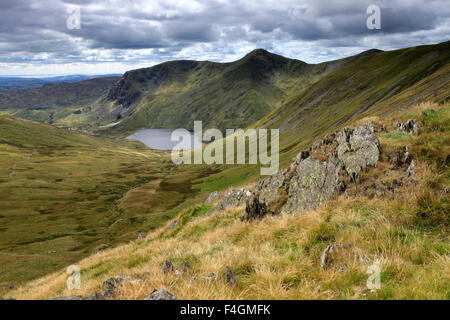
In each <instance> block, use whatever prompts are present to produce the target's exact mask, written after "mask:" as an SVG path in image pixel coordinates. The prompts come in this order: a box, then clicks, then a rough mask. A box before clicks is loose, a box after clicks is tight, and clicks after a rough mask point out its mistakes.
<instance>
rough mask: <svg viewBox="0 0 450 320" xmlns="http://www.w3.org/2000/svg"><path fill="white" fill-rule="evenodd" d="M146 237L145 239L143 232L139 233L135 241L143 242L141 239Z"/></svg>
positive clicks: (145, 235)
mask: <svg viewBox="0 0 450 320" xmlns="http://www.w3.org/2000/svg"><path fill="white" fill-rule="evenodd" d="M146 237H147V234H146V233H145V232H140V233H139V234H138V237H137V239H138V240H143V239H145V238H146Z"/></svg>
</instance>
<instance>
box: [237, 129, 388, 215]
mask: <svg viewBox="0 0 450 320" xmlns="http://www.w3.org/2000/svg"><path fill="white" fill-rule="evenodd" d="M370 127H372V128H374V124H371V125H369V128H370ZM322 142H323V144H322V145H321V146H320V147H318V146H315V147H314V148H312V149H311V150H314V151H312V152H308V153H307V152H301V153H300V154H298V155H297V157H296V158H295V159H294V161H293V162H292V163H291V165H290V166H289V168H288V169H284V170H282V171H279V172H278V173H277V174H275V175H273V176H270V177H268V178H265V179H263V180H261V181H260V182H259V183H258V184H256V185H255V187H254V188H253V194H254V195H253V197H252V198H250V199H248V200H247V203H246V209H245V214H244V216H243V217H241V220H242V221H249V220H253V219H260V218H262V217H264V216H266V215H267V214H272V215H273V214H279V213H281V214H283V213H287V214H294V213H297V212H299V211H302V210H309V209H315V208H316V207H317V206H318V205H320V204H323V203H326V202H327V201H329V200H330V199H331V198H332V197H334V196H335V195H337V194H338V193H340V192H344V191H345V190H346V188H347V183H348V182H350V181H349V179H350V178H351V179H352V180H353V181H354V182H355V183H357V184H359V183H360V172H361V171H362V170H367V169H368V168H369V167H374V166H376V164H377V162H378V160H379V157H380V150H379V141H378V139H377V137H376V136H375V135H374V134H373V133H372V132H371V131H370V130H368V129H367V126H360V127H357V128H356V129H355V130H353V131H351V130H350V129H349V128H348V127H345V128H344V129H343V130H342V131H341V132H340V133H334V134H330V135H327V136H325V138H324V139H322Z"/></svg>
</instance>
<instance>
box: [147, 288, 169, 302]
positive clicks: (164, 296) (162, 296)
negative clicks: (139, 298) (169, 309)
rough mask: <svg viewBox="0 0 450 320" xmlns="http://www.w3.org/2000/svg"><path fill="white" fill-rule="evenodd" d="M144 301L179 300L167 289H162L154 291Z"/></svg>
mask: <svg viewBox="0 0 450 320" xmlns="http://www.w3.org/2000/svg"><path fill="white" fill-rule="evenodd" d="M144 300H177V297H176V296H174V295H173V294H171V293H170V292H169V291H167V290H166V289H161V290H159V291H158V290H156V289H154V290H153V292H152V293H151V294H149V295H148V296H146V297H145V298H144Z"/></svg>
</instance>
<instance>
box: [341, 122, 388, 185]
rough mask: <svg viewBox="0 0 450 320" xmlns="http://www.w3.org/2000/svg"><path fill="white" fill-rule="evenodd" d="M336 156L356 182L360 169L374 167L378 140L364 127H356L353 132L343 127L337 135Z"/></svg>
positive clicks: (377, 153) (377, 157)
mask: <svg viewBox="0 0 450 320" xmlns="http://www.w3.org/2000/svg"><path fill="white" fill-rule="evenodd" d="M337 140H338V143H339V145H338V147H337V157H338V159H339V160H340V161H342V163H343V165H344V167H345V170H346V171H347V173H348V174H349V175H350V177H352V178H353V180H354V182H356V183H357V182H358V180H359V175H360V172H361V170H365V169H366V168H367V167H370V166H371V167H374V166H375V165H376V164H377V162H378V160H379V158H380V150H379V144H380V143H379V141H378V139H377V137H376V136H375V135H374V134H373V133H371V132H370V131H369V130H367V129H366V128H365V127H363V126H360V127H357V128H356V129H355V130H354V131H353V133H350V131H349V129H348V128H346V129H344V130H343V131H342V132H341V134H340V136H339V137H338V139H337Z"/></svg>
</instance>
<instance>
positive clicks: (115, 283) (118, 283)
mask: <svg viewBox="0 0 450 320" xmlns="http://www.w3.org/2000/svg"><path fill="white" fill-rule="evenodd" d="M124 280H125V278H124V277H123V276H116V277H113V278H109V279H108V280H105V281H103V292H102V293H103V296H104V297H105V298H106V299H114V298H115V297H116V295H117V293H118V291H119V290H120V288H121V287H122V285H123V283H124Z"/></svg>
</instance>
